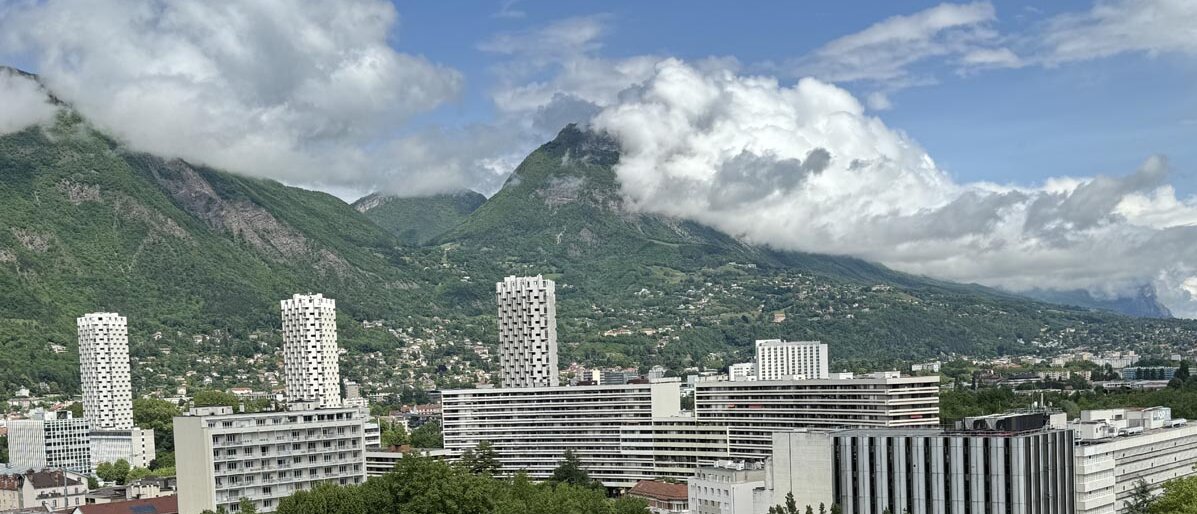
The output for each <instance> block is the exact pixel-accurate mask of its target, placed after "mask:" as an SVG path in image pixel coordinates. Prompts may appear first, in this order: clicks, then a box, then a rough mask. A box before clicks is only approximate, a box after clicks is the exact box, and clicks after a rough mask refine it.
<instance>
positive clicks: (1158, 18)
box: [1042, 0, 1197, 64]
mask: <svg viewBox="0 0 1197 514" xmlns="http://www.w3.org/2000/svg"><path fill="white" fill-rule="evenodd" d="M1042 41H1043V45H1044V47H1045V49H1044V55H1043V56H1042V61H1043V62H1045V63H1046V64H1059V63H1064V62H1069V61H1083V60H1090V59H1097V58H1102V57H1110V56H1113V55H1117V54H1122V53H1129V52H1142V53H1147V54H1149V55H1157V54H1162V53H1180V54H1187V55H1194V54H1197V2H1192V1H1189V0H1102V1H1099V2H1098V3H1097V5H1095V6H1094V7H1093V8H1092V9H1090V10H1089V11H1087V12H1083V13H1068V14H1064V15H1060V16H1057V17H1055V18H1053V19H1051V20H1050V21H1049V22H1048V25H1047V28H1046V31H1045V34H1044V37H1043V38H1042Z"/></svg>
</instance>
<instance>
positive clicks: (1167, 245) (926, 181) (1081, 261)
mask: <svg viewBox="0 0 1197 514" xmlns="http://www.w3.org/2000/svg"><path fill="white" fill-rule="evenodd" d="M619 98H620V100H619V101H618V102H616V103H614V104H612V105H609V106H607V107H606V108H604V109H603V110H602V111H601V112H600V113H599V114H598V115H597V116H595V118H594V120H593V126H594V127H595V128H597V129H599V130H603V131H606V132H607V133H610V134H611V135H613V136H615V137H616V138H617V139H618V140H619V142H620V144H621V146H622V147H623V151H624V154H623V157H622V159H621V161H620V163H619V165H618V166H617V167H616V173H617V176H618V177H619V180H620V182H621V184H622V188H623V193H624V194H625V195H626V196H627V198H628V200H629V205H631V206H632V207H633V208H635V209H640V210H644V211H652V212H658V213H662V214H668V215H671V216H678V217H683V218H687V219H692V220H695V221H699V222H702V223H705V224H708V225H711V226H713V227H716V228H719V229H721V230H723V231H726V232H728V233H730V234H733V235H736V236H738V237H742V238H744V239H746V240H748V241H751V242H755V243H760V244H767V245H770V246H773V247H777V248H783V249H791V250H802V251H808V252H817V253H832V254H844V255H855V256H860V257H864V258H867V259H872V260H876V261H878V262H882V263H885V264H887V265H890V266H893V267H895V268H897V269H901V270H905V271H910V272H914V273H921V274H926V275H930V276H936V277H942V278H948V279H952V280H959V281H966V282H980V283H983V284H987V285H991V286H997V287H1004V288H1008V289H1011V290H1016V291H1026V290H1031V289H1035V288H1050V289H1060V290H1073V289H1085V290H1088V291H1091V292H1094V293H1096V294H1097V295H1099V296H1101V295H1120V294H1129V293H1132V292H1134V291H1137V290H1138V288H1139V287H1140V286H1142V285H1143V284H1151V285H1154V286H1155V288H1156V289H1157V291H1159V294H1160V297H1161V299H1162V300H1163V301H1164V303H1165V304H1166V305H1167V306H1168V307H1169V308H1171V309H1172V310H1173V312H1175V313H1176V314H1177V315H1181V316H1186V317H1193V316H1197V291H1195V290H1194V287H1193V286H1194V284H1197V199H1195V198H1178V197H1177V196H1176V194H1175V192H1174V190H1173V189H1172V188H1171V186H1169V185H1168V183H1167V178H1168V165H1167V162H1166V160H1165V159H1163V158H1161V157H1151V158H1149V159H1147V160H1146V162H1144V163H1143V165H1142V166H1141V167H1140V168H1139V169H1138V170H1133V171H1131V172H1130V173H1128V174H1127V175H1125V176H1120V177H1106V176H1097V177H1093V178H1058V179H1050V180H1048V181H1046V182H1045V183H1044V184H1043V185H1041V186H1039V187H1017V186H1011V185H1002V184H993V183H975V184H964V183H959V182H957V181H955V180H954V179H953V178H952V177H951V176H950V175H949V174H948V173H946V172H945V171H944V170H942V169H940V168H939V167H937V166H936V164H935V161H934V160H933V159H932V158H931V156H929V155H928V154H927V152H926V151H924V150H923V149H922V148H921V147H920V146H919V145H918V143H916V142H915V141H914V140H913V139H911V138H910V137H909V136H907V135H905V134H903V133H902V132H900V131H897V130H894V129H891V128H889V127H887V126H886V125H885V124H884V123H883V122H882V121H881V120H880V119H878V118H877V117H875V116H871V115H869V114H867V113H866V110H865V108H864V106H862V105H861V103H860V102H859V101H858V100H857V99H856V98H855V97H854V96H853V95H851V94H850V93H848V92H847V91H845V90H843V89H841V88H839V87H836V86H834V85H830V84H827V83H824V82H821V81H818V80H815V79H803V80H800V81H798V82H797V83H796V84H794V85H792V86H786V85H783V84H781V83H779V82H778V81H777V80H776V79H773V78H770V77H761V76H742V75H737V74H735V73H733V72H731V71H726V70H724V71H703V70H700V69H698V68H696V67H694V66H691V65H689V64H687V63H685V62H682V61H679V60H675V59H666V60H663V61H661V62H660V63H658V64H657V66H656V70H655V73H654V74H653V75H652V76H651V77H650V78H648V79H647V80H645V81H644V82H643V83H641V84H638V85H636V86H635V87H633V88H629V89H628V90H627V91H625V93H624V94H621V95H619Z"/></svg>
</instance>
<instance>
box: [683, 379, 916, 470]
mask: <svg viewBox="0 0 1197 514" xmlns="http://www.w3.org/2000/svg"><path fill="white" fill-rule="evenodd" d="M694 395H695V400H694V408H695V415H696V416H697V418H698V420H699V422H700V423H703V424H706V425H721V426H726V427H727V428H728V438H729V441H728V443H729V447H730V449H731V457H732V458H734V459H754V458H764V457H768V456H769V454H770V451H771V449H772V445H773V432H776V431H778V430H792V429H795V428H843V427H936V426H939V377H938V376H925V377H898V376H894V375H893V374H892V373H883V374H877V375H876V376H864V377H862V378H850V379H827V380H773V381H759V380H758V381H755V382H729V381H723V380H699V381H698V382H696V383H695V392H694Z"/></svg>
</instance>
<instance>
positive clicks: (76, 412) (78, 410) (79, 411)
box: [69, 402, 83, 418]
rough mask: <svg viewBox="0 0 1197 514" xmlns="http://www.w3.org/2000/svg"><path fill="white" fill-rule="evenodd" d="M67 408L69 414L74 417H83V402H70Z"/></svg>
mask: <svg viewBox="0 0 1197 514" xmlns="http://www.w3.org/2000/svg"><path fill="white" fill-rule="evenodd" d="M69 409H70V411H71V415H72V416H74V417H75V418H82V417H83V404H82V403H79V402H75V403H72V404H71V406H70V407H69Z"/></svg>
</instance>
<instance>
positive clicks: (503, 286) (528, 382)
mask: <svg viewBox="0 0 1197 514" xmlns="http://www.w3.org/2000/svg"><path fill="white" fill-rule="evenodd" d="M556 295H557V293H556V285H555V284H554V283H553V281H552V280H549V279H546V278H544V277H542V276H540V275H537V276H535V277H515V276H512V277H506V278H504V279H503V281H502V282H499V283H496V284H495V299H496V301H497V303H498V307H499V368H500V373H501V378H502V381H501V383H502V385H503V387H552V386H556V385H558V383H559V376H558V369H557V296H556Z"/></svg>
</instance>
